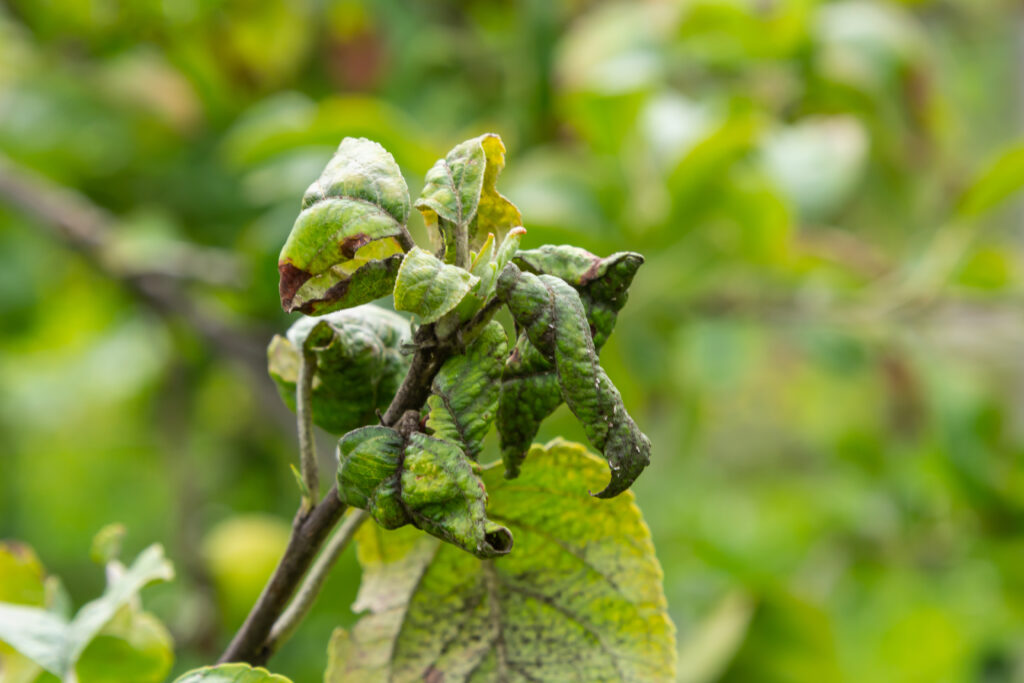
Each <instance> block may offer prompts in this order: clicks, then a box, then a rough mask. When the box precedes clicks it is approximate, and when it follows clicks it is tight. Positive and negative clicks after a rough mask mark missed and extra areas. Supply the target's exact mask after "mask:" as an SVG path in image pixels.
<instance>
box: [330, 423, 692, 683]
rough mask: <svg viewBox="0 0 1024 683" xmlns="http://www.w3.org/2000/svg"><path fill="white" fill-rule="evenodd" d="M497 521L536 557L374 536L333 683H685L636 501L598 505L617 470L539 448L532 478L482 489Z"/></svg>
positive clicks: (558, 446) (567, 450)
mask: <svg viewBox="0 0 1024 683" xmlns="http://www.w3.org/2000/svg"><path fill="white" fill-rule="evenodd" d="M481 477H482V479H483V481H484V483H485V484H486V485H487V489H488V491H489V493H490V502H489V504H488V507H487V510H488V514H490V515H491V516H492V517H493V518H494V519H496V520H500V521H501V523H502V524H506V525H508V527H509V528H510V529H511V530H512V532H513V533H514V534H515V536H516V543H517V544H518V545H519V547H520V550H521V551H522V552H519V551H517V552H514V553H512V554H510V555H508V556H507V557H503V558H501V559H500V560H496V561H490V562H487V561H484V562H482V561H480V560H477V559H476V558H473V557H470V556H469V555H467V554H466V553H461V552H458V551H457V550H455V549H454V548H451V547H449V546H445V545H443V544H440V543H438V542H437V541H436V540H435V539H432V538H429V537H427V536H424V535H423V534H417V533H415V532H412V531H411V530H408V529H399V530H397V531H384V530H382V529H380V528H379V527H375V526H373V525H365V526H364V527H363V528H362V529H361V530H360V531H359V534H358V536H357V541H358V557H359V563H360V564H361V565H362V567H363V576H362V582H361V585H360V586H359V595H358V597H357V598H356V603H355V605H354V609H355V610H357V611H365V612H366V614H365V615H363V616H362V618H361V619H360V620H359V622H358V623H357V624H356V625H355V626H354V627H353V628H352V629H351V630H344V629H337V630H336V631H335V633H334V636H333V637H332V639H331V644H330V647H329V649H328V662H329V663H328V668H327V675H326V677H325V678H324V680H325V682H326V683H342V682H344V683H371V682H375V681H394V682H395V683H404V682H406V681H674V680H676V645H675V629H674V627H673V626H672V622H671V620H670V619H669V616H668V609H667V605H666V601H665V594H664V591H663V589H662V580H663V575H662V571H661V567H660V566H659V565H658V560H657V558H656V557H655V555H654V546H653V544H652V543H651V536H650V531H649V530H648V529H647V526H646V525H645V524H644V522H643V518H642V516H641V514H640V510H639V508H637V506H636V503H635V502H634V498H633V496H632V494H630V493H626V494H625V495H622V496H619V497H618V498H616V499H614V500H611V501H598V500H595V499H593V498H591V497H590V496H587V495H586V493H585V491H586V490H587V489H589V488H596V487H597V486H600V485H601V483H602V481H603V479H604V477H605V474H604V464H603V463H602V462H601V461H600V460H599V459H598V458H597V457H595V456H593V455H590V454H589V453H587V452H586V449H584V448H583V447H582V446H580V445H579V444H571V443H568V442H565V441H561V440H559V441H553V442H551V443H550V444H548V445H547V446H545V447H542V446H534V447H533V449H532V450H531V453H530V461H529V463H528V464H527V466H526V467H524V468H523V474H522V477H521V478H520V479H519V480H517V481H515V482H509V481H506V480H503V479H502V478H501V474H500V472H499V471H498V469H497V468H487V469H484V471H483V473H482V475H481Z"/></svg>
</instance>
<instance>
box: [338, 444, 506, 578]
mask: <svg viewBox="0 0 1024 683" xmlns="http://www.w3.org/2000/svg"><path fill="white" fill-rule="evenodd" d="M338 465H339V467H338V496H339V497H340V498H341V499H342V501H344V502H345V503H346V504H348V505H351V506H352V507H357V508H360V509H363V510H366V511H368V512H369V513H370V514H371V515H372V516H373V518H374V519H375V520H376V521H377V523H378V524H380V525H381V526H383V527H384V528H385V529H396V528H398V527H401V526H405V525H406V524H412V525H414V526H416V527H418V528H420V529H422V530H423V531H426V532H427V533H429V534H432V535H434V536H437V537H438V538H440V539H442V540H444V541H447V542H448V543H451V544H453V545H457V546H458V547H460V548H462V549H463V550H465V551H467V552H469V553H472V554H474V555H476V556H477V557H484V558H486V557H495V556H497V555H503V554H505V553H507V552H508V551H509V550H510V549H511V547H512V536H511V534H509V532H508V530H507V529H505V528H504V527H502V526H499V525H497V524H495V523H493V522H491V521H490V520H488V519H487V517H486V515H485V506H486V501H487V492H486V491H485V490H484V486H483V484H482V483H481V482H480V479H479V477H477V476H476V474H475V473H474V472H473V467H472V465H471V464H470V461H469V460H468V459H467V458H466V454H465V453H464V452H463V451H462V449H461V448H460V447H459V446H458V445H457V444H456V443H454V442H451V441H445V440H442V439H436V438H433V437H430V436H427V435H426V434H420V433H414V434H412V435H411V436H410V437H409V438H408V440H406V439H403V438H402V435H401V434H399V433H398V432H397V431H395V430H394V429H391V428H390V427H376V426H374V427H363V428H361V429H356V430H354V431H352V432H349V433H348V434H346V435H345V436H344V437H342V439H341V440H340V441H339V442H338Z"/></svg>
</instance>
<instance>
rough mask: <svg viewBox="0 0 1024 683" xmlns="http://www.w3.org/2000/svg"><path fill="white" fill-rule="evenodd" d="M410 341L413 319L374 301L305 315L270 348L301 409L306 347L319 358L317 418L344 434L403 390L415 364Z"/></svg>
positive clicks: (278, 377) (283, 385) (287, 392)
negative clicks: (405, 349)
mask: <svg viewBox="0 0 1024 683" xmlns="http://www.w3.org/2000/svg"><path fill="white" fill-rule="evenodd" d="M408 341H409V324H408V322H407V321H406V320H405V319H404V318H402V317H401V316H399V315H396V314H395V313H392V312H391V311H388V310H385V309H383V308H380V307H378V306H374V305H372V304H367V305H364V306H358V307H356V308H351V309H347V310H343V311H336V312H334V313H330V314H328V315H326V316H324V317H322V318H301V319H299V320H298V321H297V322H296V323H295V324H294V325H292V327H291V328H290V329H289V330H288V333H287V336H281V335H277V336H275V337H274V339H273V340H272V341H271V342H270V346H269V347H268V349H267V359H268V367H269V372H270V376H271V378H272V379H273V380H274V383H275V385H276V386H277V388H278V392H279V393H280V394H281V398H282V399H283V400H284V402H285V403H286V404H287V405H288V407H289V408H291V409H292V410H295V389H296V383H297V382H298V375H299V365H300V363H301V349H302V348H303V346H305V347H306V348H307V350H309V351H311V352H312V353H313V355H314V357H315V359H316V372H315V374H314V375H313V422H314V423H316V424H317V425H318V426H320V427H321V428H322V429H324V430H326V431H328V432H330V433H331V434H344V433H345V432H347V431H349V430H352V429H355V428H356V427H358V426H360V425H365V424H368V423H372V422H374V421H376V414H377V411H378V410H383V409H385V408H386V407H387V406H388V404H389V403H390V402H391V399H392V398H393V397H394V395H395V392H396V391H397V390H398V387H399V385H400V384H401V382H402V379H403V378H404V377H405V373H406V371H407V370H408V368H409V357H408V356H405V355H403V354H402V353H401V347H402V345H403V344H405V343H407V342H408Z"/></svg>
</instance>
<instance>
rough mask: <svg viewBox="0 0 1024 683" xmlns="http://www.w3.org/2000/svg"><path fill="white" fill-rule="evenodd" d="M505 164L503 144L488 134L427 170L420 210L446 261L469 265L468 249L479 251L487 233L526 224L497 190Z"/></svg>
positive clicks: (439, 160)
mask: <svg viewBox="0 0 1024 683" xmlns="http://www.w3.org/2000/svg"><path fill="white" fill-rule="evenodd" d="M504 166H505V145H504V144H503V143H502V141H501V138H500V137H499V136H497V135H495V134H494V133H487V134H485V135H481V136H479V137H476V138H472V139H470V140H466V141H465V142H462V143H460V144H458V145H456V146H455V147H453V148H452V150H451V151H450V152H448V154H447V155H446V156H445V158H444V159H438V161H437V163H436V164H434V166H433V168H431V169H430V170H429V171H427V177H426V180H425V182H424V186H423V191H422V192H421V193H420V198H419V199H417V200H416V208H417V209H419V210H420V211H421V212H422V213H423V219H424V221H425V222H426V224H427V227H428V228H429V229H430V231H431V234H432V235H433V236H434V238H435V240H436V241H437V242H438V246H439V248H440V249H441V254H442V257H443V259H444V261H445V262H446V263H458V264H465V265H467V266H468V264H469V249H474V250H479V249H480V247H481V245H482V244H483V243H484V240H485V238H486V236H487V234H488V233H494V234H495V235H498V236H501V235H504V234H505V233H506V232H507V231H508V230H509V229H511V228H513V227H516V226H518V225H520V224H522V222H523V218H522V216H521V215H520V213H519V209H517V208H516V207H515V205H514V204H512V202H510V201H509V200H508V199H506V198H505V197H504V196H502V195H501V193H499V192H498V190H497V188H496V183H497V180H498V174H499V173H501V169H502V168H504ZM460 252H461V255H460Z"/></svg>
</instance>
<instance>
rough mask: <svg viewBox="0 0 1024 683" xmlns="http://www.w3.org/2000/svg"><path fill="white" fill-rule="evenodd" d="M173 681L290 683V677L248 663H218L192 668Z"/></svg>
mask: <svg viewBox="0 0 1024 683" xmlns="http://www.w3.org/2000/svg"><path fill="white" fill-rule="evenodd" d="M174 683H292V682H291V680H290V679H288V678H285V677H284V676H281V675H278V674H272V673H270V672H269V671H267V670H266V669H263V668H256V669H254V668H253V667H251V666H249V665H248V664H218V665H217V666H204V667H203V668H201V669H193V670H192V671H189V672H188V673H185V674H182V675H181V676H179V677H178V678H176V679H174Z"/></svg>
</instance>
